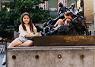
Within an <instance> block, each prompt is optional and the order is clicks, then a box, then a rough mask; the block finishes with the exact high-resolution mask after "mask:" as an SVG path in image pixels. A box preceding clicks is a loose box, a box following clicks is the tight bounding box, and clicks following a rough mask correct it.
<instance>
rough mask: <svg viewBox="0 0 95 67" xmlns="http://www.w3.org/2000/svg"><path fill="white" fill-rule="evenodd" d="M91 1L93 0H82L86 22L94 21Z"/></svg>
mask: <svg viewBox="0 0 95 67" xmlns="http://www.w3.org/2000/svg"><path fill="white" fill-rule="evenodd" d="M93 2H94V0H84V15H85V17H86V21H87V23H92V22H93V21H94V15H93Z"/></svg>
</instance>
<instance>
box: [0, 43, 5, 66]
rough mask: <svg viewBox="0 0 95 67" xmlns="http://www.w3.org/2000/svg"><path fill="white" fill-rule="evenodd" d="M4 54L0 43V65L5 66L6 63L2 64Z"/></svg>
mask: <svg viewBox="0 0 95 67" xmlns="http://www.w3.org/2000/svg"><path fill="white" fill-rule="evenodd" d="M4 55H5V54H4V45H3V44H1V43H0V67H6V65H2V61H3V57H4Z"/></svg>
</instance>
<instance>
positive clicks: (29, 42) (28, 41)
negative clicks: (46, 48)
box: [20, 40, 33, 46]
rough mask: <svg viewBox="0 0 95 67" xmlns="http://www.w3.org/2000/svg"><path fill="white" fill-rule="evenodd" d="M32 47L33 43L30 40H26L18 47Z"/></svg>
mask: <svg viewBox="0 0 95 67" xmlns="http://www.w3.org/2000/svg"><path fill="white" fill-rule="evenodd" d="M32 45H33V41H32V40H27V41H25V42H24V43H22V44H21V45H20V46H32Z"/></svg>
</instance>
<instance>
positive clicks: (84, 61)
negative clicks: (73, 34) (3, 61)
mask: <svg viewBox="0 0 95 67" xmlns="http://www.w3.org/2000/svg"><path fill="white" fill-rule="evenodd" d="M7 61H8V65H7V67H95V47H94V46H92V47H91V46H76V47H75V46H68V47H66V46H63V47H62V46H59V47H58V46H57V47H56V46H54V47H53V46H51V47H30V48H29V47H27V48H23V47H21V48H11V49H8V55H7Z"/></svg>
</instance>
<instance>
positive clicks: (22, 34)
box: [19, 25, 37, 37]
mask: <svg viewBox="0 0 95 67" xmlns="http://www.w3.org/2000/svg"><path fill="white" fill-rule="evenodd" d="M33 30H34V32H31V33H37V28H36V27H35V26H34V25H33ZM19 33H20V34H19V37H25V35H26V34H27V33H28V31H25V30H24V29H23V27H22V25H20V26H19Z"/></svg>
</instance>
